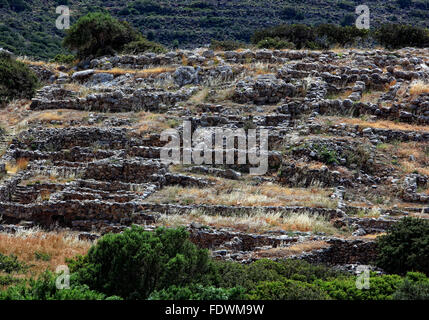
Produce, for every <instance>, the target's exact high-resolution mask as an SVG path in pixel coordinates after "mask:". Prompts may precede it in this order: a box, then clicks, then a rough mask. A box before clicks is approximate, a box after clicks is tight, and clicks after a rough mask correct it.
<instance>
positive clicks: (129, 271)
mask: <svg viewBox="0 0 429 320" xmlns="http://www.w3.org/2000/svg"><path fill="white" fill-rule="evenodd" d="M70 266H71V270H72V271H76V272H77V274H78V278H79V280H80V281H81V282H82V283H85V284H88V285H89V286H90V288H91V289H94V290H96V291H99V292H103V293H105V294H108V295H118V296H121V297H123V298H127V299H145V298H147V297H148V296H149V295H150V294H151V293H152V292H153V291H154V290H162V289H165V288H168V287H170V286H172V285H176V286H185V285H187V284H189V283H192V282H196V281H198V280H200V279H201V278H202V277H203V275H205V274H206V273H207V272H208V271H209V268H210V264H209V256H208V252H207V250H201V249H198V248H197V247H196V246H195V245H194V244H192V243H191V242H190V241H189V239H188V233H187V232H186V231H185V230H184V229H183V228H180V229H163V228H160V229H157V230H156V231H154V232H146V231H144V229H143V228H141V227H137V226H133V227H132V228H131V229H129V230H126V231H124V232H123V233H122V234H108V235H106V236H104V237H103V238H101V239H100V240H99V241H98V242H97V244H96V245H95V246H93V247H92V248H91V249H90V251H89V252H88V254H87V255H86V256H85V257H83V258H80V259H76V260H75V261H74V262H72V263H71V264H70Z"/></svg>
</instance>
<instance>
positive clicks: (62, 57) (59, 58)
mask: <svg viewBox="0 0 429 320" xmlns="http://www.w3.org/2000/svg"><path fill="white" fill-rule="evenodd" d="M75 59H76V57H75V56H74V55H72V54H62V53H61V54H57V55H56V56H55V57H54V58H53V59H52V61H53V62H57V63H64V64H72V63H73V62H74V61H75Z"/></svg>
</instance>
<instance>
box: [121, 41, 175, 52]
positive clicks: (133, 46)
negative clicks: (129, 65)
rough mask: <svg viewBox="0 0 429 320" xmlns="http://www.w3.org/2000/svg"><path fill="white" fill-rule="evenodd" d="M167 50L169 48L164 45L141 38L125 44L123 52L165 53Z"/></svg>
mask: <svg viewBox="0 0 429 320" xmlns="http://www.w3.org/2000/svg"><path fill="white" fill-rule="evenodd" d="M166 51H167V50H166V49H165V47H164V46H163V45H161V44H159V43H156V42H152V41H149V40H146V39H141V40H137V41H133V42H130V43H127V44H126V45H125V46H124V50H123V52H125V53H131V54H138V53H142V52H154V53H164V52H166Z"/></svg>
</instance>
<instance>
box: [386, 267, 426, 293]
mask: <svg viewBox="0 0 429 320" xmlns="http://www.w3.org/2000/svg"><path fill="white" fill-rule="evenodd" d="M393 299H395V300H429V278H427V277H426V276H425V275H424V274H422V273H418V272H408V273H407V276H406V278H405V279H404V281H403V282H402V284H401V285H400V286H399V288H398V290H397V291H396V292H395V294H394V295H393Z"/></svg>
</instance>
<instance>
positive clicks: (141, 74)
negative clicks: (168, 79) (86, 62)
mask: <svg viewBox="0 0 429 320" xmlns="http://www.w3.org/2000/svg"><path fill="white" fill-rule="evenodd" d="M175 70H176V68H174V67H156V68H149V69H143V70H138V69H122V68H113V69H110V70H95V72H96V73H110V74H113V75H115V76H119V75H123V74H127V73H129V74H132V75H135V76H136V77H138V78H148V77H150V76H156V75H159V74H161V73H165V72H173V71H175Z"/></svg>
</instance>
